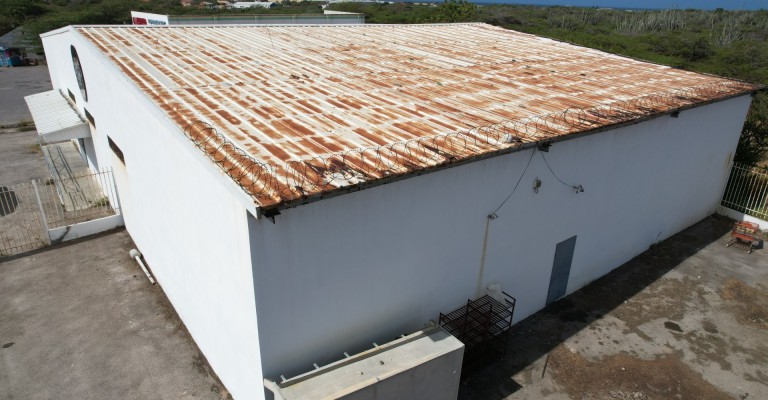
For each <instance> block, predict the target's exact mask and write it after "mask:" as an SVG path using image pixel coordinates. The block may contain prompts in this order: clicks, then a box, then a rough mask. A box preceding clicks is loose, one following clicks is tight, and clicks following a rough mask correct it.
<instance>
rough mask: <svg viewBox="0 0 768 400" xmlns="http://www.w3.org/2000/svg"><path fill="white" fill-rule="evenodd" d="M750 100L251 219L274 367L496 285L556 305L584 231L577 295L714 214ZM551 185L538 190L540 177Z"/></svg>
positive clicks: (524, 307) (525, 311)
mask: <svg viewBox="0 0 768 400" xmlns="http://www.w3.org/2000/svg"><path fill="white" fill-rule="evenodd" d="M749 103H750V98H749V96H743V97H740V98H736V99H731V100H727V101H723V102H719V103H716V104H711V105H706V106H702V107H699V108H695V109H692V110H687V111H683V112H682V113H681V114H680V116H679V118H672V117H670V116H663V117H659V118H656V119H652V120H649V121H646V122H643V123H640V124H637V125H632V126H627V127H623V128H619V129H616V130H612V131H608V132H602V133H597V134H594V135H589V136H584V137H581V138H577V139H572V140H567V141H563V142H559V143H555V144H553V145H552V147H551V149H550V151H549V153H545V156H546V157H547V160H548V161H549V163H550V165H551V166H552V169H553V170H554V171H555V173H557V174H558V176H559V177H560V178H561V179H563V180H565V181H567V182H571V183H573V184H581V185H583V187H584V189H585V192H583V193H579V194H577V193H575V191H574V190H573V189H571V188H568V187H564V186H563V185H561V184H560V183H558V182H557V181H556V180H555V178H554V177H553V176H552V174H551V173H550V172H549V170H548V169H547V167H546V165H545V164H544V162H543V160H542V158H541V156H540V155H539V154H536V155H535V156H534V158H533V160H532V162H531V165H530V167H529V169H528V172H527V173H526V175H525V177H524V178H523V180H522V182H521V183H520V187H519V188H518V189H517V191H516V192H515V194H514V195H513V196H512V197H511V199H510V200H509V201H508V202H507V204H506V205H505V207H504V208H502V209H501V210H500V211H499V212H498V215H499V218H498V219H496V220H493V221H490V227H489V236H488V246H487V254H486V260H485V266H484V269H483V271H482V273H481V268H480V261H481V258H482V248H483V237H484V232H485V226H486V220H487V219H486V216H487V215H488V214H489V213H490V212H491V211H493V210H494V209H495V208H496V207H497V206H498V205H499V204H500V203H501V202H502V201H503V200H504V198H505V197H506V196H507V195H508V194H509V193H510V191H511V190H512V187H513V186H514V184H515V182H516V181H517V179H518V177H519V176H520V174H521V172H522V171H523V169H524V167H525V164H526V163H527V162H528V159H529V157H530V154H531V150H526V151H522V152H518V153H513V154H509V155H503V156H499V157H495V158H491V159H488V160H484V161H479V162H475V163H471V164H467V165H463V166H458V167H455V168H449V169H446V170H442V171H439V172H435V173H431V174H427V175H423V176H419V177H414V178H410V179H406V180H403V181H399V182H395V183H391V184H387V185H383V186H379V187H375V188H371V189H366V190H363V191H360V192H356V193H352V194H347V195H343V196H339V197H335V198H330V199H326V200H322V201H319V202H316V203H311V204H308V205H304V206H300V207H297V208H294V209H288V210H284V211H282V215H279V216H277V218H276V224H274V225H273V224H272V223H270V222H268V221H266V220H259V221H256V220H251V245H252V247H253V250H252V256H253V259H254V267H253V268H254V276H255V277H256V280H255V290H256V303H257V305H258V313H259V337H260V340H261V351H262V366H263V370H264V373H265V375H266V376H268V377H271V378H276V377H278V376H279V375H280V374H285V375H286V376H291V375H293V374H296V373H299V372H303V371H307V370H310V369H312V363H313V362H317V363H319V364H321V365H322V364H324V363H327V362H329V361H332V360H336V359H338V358H340V357H341V355H342V352H343V351H347V352H349V353H353V352H356V351H359V350H361V349H362V348H366V347H368V346H370V343H371V342H373V341H376V342H379V343H382V342H386V341H388V340H391V339H392V338H394V337H396V336H398V335H400V334H401V333H410V332H412V331H414V330H416V329H419V328H421V327H422V326H423V324H424V323H425V322H426V321H427V320H429V319H433V320H437V318H438V314H439V313H440V312H449V311H451V310H453V309H455V308H456V307H459V306H461V305H463V304H465V302H466V300H467V298H470V297H474V296H475V295H476V294H477V293H476V290H477V288H482V289H483V290H484V288H485V287H487V286H488V285H489V284H492V283H498V284H500V285H501V287H502V288H503V289H504V290H505V291H506V292H508V293H510V294H511V295H512V296H515V297H516V298H517V301H518V303H517V309H516V310H515V321H519V320H521V319H522V318H525V317H527V316H528V315H530V314H532V313H533V312H535V311H537V310H539V309H541V308H542V307H543V306H544V305H545V301H546V296H547V291H548V287H549V279H550V273H551V269H552V262H553V257H554V252H555V246H556V244H557V243H559V242H561V241H563V240H565V239H567V238H569V237H571V236H573V235H578V238H577V240H576V248H575V252H574V256H573V262H572V267H571V273H570V280H569V284H568V293H571V292H573V291H574V290H576V289H578V288H580V287H582V286H584V285H585V284H587V283H589V282H590V281H592V280H594V279H596V278H598V277H600V276H602V275H604V274H605V273H607V272H609V271H610V270H612V269H614V268H616V267H618V266H620V265H621V264H623V263H624V262H626V261H628V260H630V259H631V258H633V257H634V256H636V255H638V254H639V253H641V252H643V251H644V250H646V249H647V248H648V247H649V246H650V245H651V244H653V243H656V242H658V241H660V240H663V239H665V238H667V237H669V236H670V235H672V234H674V233H676V232H678V231H680V230H682V229H684V228H686V227H688V226H690V225H692V224H693V223H695V222H697V221H698V220H700V219H702V218H704V217H705V216H707V215H709V214H712V213H713V212H714V211H715V209H716V207H717V205H718V203H719V201H720V198H721V195H722V190H723V187H724V185H725V182H726V180H727V177H728V172H729V167H730V161H731V158H732V154H733V152H734V151H735V148H736V144H737V141H738V137H739V133H740V131H741V125H742V123H743V121H744V117H745V114H746V111H747V109H748V107H749ZM536 177H538V178H539V179H541V180H542V187H541V189H540V190H539V193H538V194H536V193H534V192H533V190H532V185H533V180H534V178H536Z"/></svg>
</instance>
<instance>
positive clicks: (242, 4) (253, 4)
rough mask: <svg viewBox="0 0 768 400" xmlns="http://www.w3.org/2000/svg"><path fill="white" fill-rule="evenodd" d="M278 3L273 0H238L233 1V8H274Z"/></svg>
mask: <svg viewBox="0 0 768 400" xmlns="http://www.w3.org/2000/svg"><path fill="white" fill-rule="evenodd" d="M275 4H276V3H274V2H271V1H238V2H236V3H232V8H237V9H244V8H258V7H261V8H272V7H274V6H275Z"/></svg>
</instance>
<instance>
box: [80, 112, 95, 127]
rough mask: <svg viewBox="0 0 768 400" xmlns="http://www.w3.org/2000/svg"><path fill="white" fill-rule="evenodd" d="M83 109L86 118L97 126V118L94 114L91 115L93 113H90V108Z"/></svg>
mask: <svg viewBox="0 0 768 400" xmlns="http://www.w3.org/2000/svg"><path fill="white" fill-rule="evenodd" d="M83 111H85V118H88V122H90V123H91V125H93V127H94V128H95V127H96V120H95V119H93V115H91V113H89V112H88V110H86V109H85V108H84V109H83Z"/></svg>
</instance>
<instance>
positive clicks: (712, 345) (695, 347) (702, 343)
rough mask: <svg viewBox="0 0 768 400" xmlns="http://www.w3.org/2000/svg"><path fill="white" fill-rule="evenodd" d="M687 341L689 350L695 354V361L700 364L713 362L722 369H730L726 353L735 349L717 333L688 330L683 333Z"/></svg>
mask: <svg viewBox="0 0 768 400" xmlns="http://www.w3.org/2000/svg"><path fill="white" fill-rule="evenodd" d="M684 338H685V340H686V341H687V342H688V344H689V346H690V348H691V352H692V353H693V354H694V355H695V356H696V361H697V362H699V363H701V364H706V363H707V362H713V363H717V364H719V365H720V368H721V369H722V370H723V371H730V370H731V368H732V365H731V363H730V362H729V361H728V360H726V357H727V356H728V354H731V352H732V351H735V349H731V347H730V346H728V343H727V342H726V341H725V340H724V339H723V338H721V337H720V336H718V335H715V334H711V333H703V334H702V333H701V332H697V331H690V332H687V333H686V334H685V335H684Z"/></svg>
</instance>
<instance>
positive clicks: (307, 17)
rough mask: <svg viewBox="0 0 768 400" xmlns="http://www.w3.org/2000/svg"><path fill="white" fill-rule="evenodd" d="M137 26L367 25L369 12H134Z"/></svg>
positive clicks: (132, 12) (132, 13)
mask: <svg viewBox="0 0 768 400" xmlns="http://www.w3.org/2000/svg"><path fill="white" fill-rule="evenodd" d="M131 19H132V21H133V24H134V25H253V24H258V25H309V24H315V25H325V24H330V25H350V24H364V23H365V15H364V14H356V13H344V12H333V11H324V12H323V14H261V15H260V14H232V15H221V14H219V15H194V14H185V15H162V14H150V13H142V12H137V11H131Z"/></svg>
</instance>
